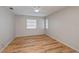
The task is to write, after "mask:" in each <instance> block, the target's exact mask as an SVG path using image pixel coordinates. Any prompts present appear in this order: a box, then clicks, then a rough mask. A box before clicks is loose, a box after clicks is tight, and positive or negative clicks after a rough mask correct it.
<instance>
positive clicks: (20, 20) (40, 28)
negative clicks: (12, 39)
mask: <svg viewBox="0 0 79 59" xmlns="http://www.w3.org/2000/svg"><path fill="white" fill-rule="evenodd" d="M15 18H16V37H19V36H29V35H40V34H44V18H43V17H33V16H23V15H16V17H15ZM26 19H37V29H26Z"/></svg>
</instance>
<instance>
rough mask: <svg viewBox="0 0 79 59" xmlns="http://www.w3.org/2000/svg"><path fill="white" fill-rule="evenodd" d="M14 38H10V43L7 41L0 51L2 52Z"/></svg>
mask: <svg viewBox="0 0 79 59" xmlns="http://www.w3.org/2000/svg"><path fill="white" fill-rule="evenodd" d="M14 39H15V38H14ZM14 39H12V40H10V41H9V42H8V43H6V44H5V45H4V47H3V48H2V49H1V50H0V53H2V52H3V51H4V49H5V48H6V47H7V46H8V45H9V44H10V43H11V42H12V41H13V40H14Z"/></svg>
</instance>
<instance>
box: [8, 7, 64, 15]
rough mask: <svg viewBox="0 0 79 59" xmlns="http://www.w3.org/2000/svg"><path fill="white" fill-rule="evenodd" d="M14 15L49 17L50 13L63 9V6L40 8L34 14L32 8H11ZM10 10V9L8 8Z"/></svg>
mask: <svg viewBox="0 0 79 59" xmlns="http://www.w3.org/2000/svg"><path fill="white" fill-rule="evenodd" d="M11 7H12V8H13V10H11V11H12V12H14V13H15V14H16V15H29V16H47V15H50V14H51V13H54V12H56V11H59V10H61V9H63V8H65V7H64V6H40V7H39V10H40V11H39V12H38V13H36V12H34V6H11ZM8 8H10V7H8Z"/></svg>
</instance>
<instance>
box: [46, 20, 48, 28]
mask: <svg viewBox="0 0 79 59" xmlns="http://www.w3.org/2000/svg"><path fill="white" fill-rule="evenodd" d="M46 29H48V19H46Z"/></svg>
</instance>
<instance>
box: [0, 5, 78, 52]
mask: <svg viewBox="0 0 79 59" xmlns="http://www.w3.org/2000/svg"><path fill="white" fill-rule="evenodd" d="M78 44H79V7H78V6H0V52H1V53H78V52H79V45H78Z"/></svg>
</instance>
